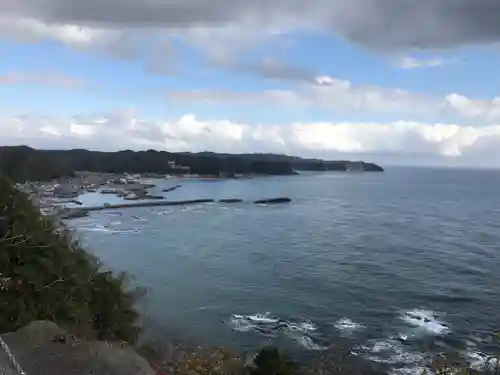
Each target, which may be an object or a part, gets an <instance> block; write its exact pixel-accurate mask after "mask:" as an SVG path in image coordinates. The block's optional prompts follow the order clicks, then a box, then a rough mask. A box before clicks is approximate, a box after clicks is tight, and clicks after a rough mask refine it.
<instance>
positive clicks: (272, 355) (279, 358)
mask: <svg viewBox="0 0 500 375" xmlns="http://www.w3.org/2000/svg"><path fill="white" fill-rule="evenodd" d="M250 374H251V375H298V374H299V366H298V365H297V364H296V363H295V362H293V361H292V360H291V359H290V358H288V356H286V355H283V354H281V353H280V351H279V350H278V349H276V348H264V349H261V350H260V351H259V353H257V355H256V356H255V358H254V363H253V366H252V368H251V369H250Z"/></svg>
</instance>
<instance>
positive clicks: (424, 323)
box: [400, 309, 450, 335]
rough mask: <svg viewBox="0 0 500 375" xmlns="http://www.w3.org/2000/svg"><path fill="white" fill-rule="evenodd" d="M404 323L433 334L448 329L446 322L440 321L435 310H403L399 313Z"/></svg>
mask: <svg viewBox="0 0 500 375" xmlns="http://www.w3.org/2000/svg"><path fill="white" fill-rule="evenodd" d="M400 318H401V320H403V321H404V322H405V323H407V324H409V325H411V326H413V327H416V328H418V329H420V330H422V331H423V332H425V333H428V334H433V335H445V334H447V333H448V332H449V331H450V327H449V326H448V324H446V323H444V322H442V321H440V320H439V319H438V316H437V314H436V313H435V312H433V311H430V310H424V309H413V310H409V311H404V312H402V313H401V315H400Z"/></svg>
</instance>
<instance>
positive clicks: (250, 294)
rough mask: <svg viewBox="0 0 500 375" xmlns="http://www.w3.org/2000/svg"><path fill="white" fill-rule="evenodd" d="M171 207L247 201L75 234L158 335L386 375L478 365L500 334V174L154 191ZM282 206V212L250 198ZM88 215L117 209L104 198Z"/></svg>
mask: <svg viewBox="0 0 500 375" xmlns="http://www.w3.org/2000/svg"><path fill="white" fill-rule="evenodd" d="M156 183H157V184H158V186H157V188H155V189H153V190H152V192H153V193H155V194H158V193H161V189H162V188H166V187H170V186H173V185H176V184H179V183H180V184H181V185H182V187H181V188H179V189H177V190H175V191H173V192H170V193H165V195H166V196H167V199H169V200H181V199H197V198H213V199H222V198H241V199H244V200H245V201H246V202H243V203H231V204H221V203H213V204H201V205H194V206H179V207H153V208H131V209H125V210H116V211H102V212H93V213H92V215H91V216H90V217H86V218H81V219H77V220H72V221H70V222H69V225H70V226H71V227H73V228H75V229H76V232H77V234H78V235H79V237H80V238H81V241H82V242H83V244H84V245H85V246H86V247H87V248H88V249H89V251H91V252H92V253H94V254H96V255H97V256H98V257H99V258H100V259H101V261H102V262H103V263H104V266H105V267H107V268H109V269H112V270H114V271H127V272H128V273H129V274H130V275H131V276H132V277H133V278H134V280H133V282H134V283H135V284H136V285H138V286H141V287H145V288H147V289H148V294H147V296H146V297H145V298H144V299H143V300H142V301H141V302H140V306H139V308H140V310H141V312H142V313H143V315H144V316H145V318H146V320H147V321H148V322H150V323H151V325H152V326H154V327H157V329H156V330H155V331H156V332H157V333H160V332H182V334H183V335H185V336H186V337H190V338H194V339H197V340H200V342H203V343H206V344H209V345H219V344H224V345H230V346H232V347H236V348H238V349H240V350H245V351H248V350H250V351H251V350H253V349H255V348H258V347H261V346H264V345H277V346H280V347H283V348H285V349H286V350H289V351H291V352H293V353H297V355H303V356H307V355H313V354H317V353H319V352H322V351H327V350H329V348H331V347H332V346H338V345H343V346H344V347H348V348H349V350H350V351H351V353H352V354H353V355H354V356H356V357H359V358H360V360H363V361H367V362H371V363H374V364H378V365H383V366H386V367H387V368H388V369H389V370H390V371H391V372H392V373H401V374H417V373H420V372H421V369H422V367H423V366H424V364H425V363H426V361H428V358H429V356H431V355H432V354H433V353H437V352H443V351H453V352H458V353H460V354H461V355H463V356H464V357H465V358H467V359H468V360H469V361H470V363H471V365H472V366H480V365H481V364H482V363H484V362H485V360H486V359H485V354H484V352H486V353H488V352H489V351H492V350H493V346H494V343H493V342H492V341H491V335H492V333H494V332H496V331H497V330H499V329H500V320H499V315H498V312H499V311H500V288H499V286H500V194H499V192H500V171H494V170H459V169H425V168H387V170H386V172H385V173H303V174H301V175H300V176H285V177H261V178H254V179H248V180H214V181H200V180H157V181H156ZM279 196H288V197H290V198H292V200H293V201H292V202H291V203H289V204H281V205H268V206H266V205H255V204H252V203H251V201H252V200H254V199H261V198H271V197H279ZM80 199H81V200H82V202H83V203H84V204H85V205H93V204H102V203H104V202H106V201H107V202H109V203H114V202H115V201H116V199H117V198H114V197H110V196H104V195H99V194H86V195H84V196H82V197H80Z"/></svg>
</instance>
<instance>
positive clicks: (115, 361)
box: [2, 321, 155, 375]
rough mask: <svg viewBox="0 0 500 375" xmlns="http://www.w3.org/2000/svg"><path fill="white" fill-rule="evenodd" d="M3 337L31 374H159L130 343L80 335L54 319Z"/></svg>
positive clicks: (22, 365)
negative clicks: (59, 324) (91, 338)
mask: <svg viewBox="0 0 500 375" xmlns="http://www.w3.org/2000/svg"><path fill="white" fill-rule="evenodd" d="M2 338H3V339H4V341H5V342H6V343H7V345H8V346H9V347H10V350H11V352H12V354H13V355H14V357H15V358H16V360H17V362H18V363H19V364H20V365H21V367H22V368H23V369H24V371H25V372H26V373H27V374H28V375H31V374H37V375H55V374H68V375H69V374H71V375H89V374H92V375H155V372H154V371H153V369H152V368H151V367H150V366H149V364H148V363H147V362H146V360H145V359H144V358H142V357H141V356H139V355H138V354H137V353H136V352H135V351H134V350H133V349H132V348H131V347H130V346H128V345H125V344H121V343H117V342H104V341H86V340H80V339H76V338H74V337H73V336H72V335H70V334H68V333H67V332H65V331H64V330H63V329H61V328H60V327H59V326H57V325H56V324H55V323H52V322H47V321H37V322H32V323H30V324H29V325H27V326H25V327H23V328H21V329H20V330H18V331H17V332H13V333H8V334H5V335H2ZM55 338H57V339H55Z"/></svg>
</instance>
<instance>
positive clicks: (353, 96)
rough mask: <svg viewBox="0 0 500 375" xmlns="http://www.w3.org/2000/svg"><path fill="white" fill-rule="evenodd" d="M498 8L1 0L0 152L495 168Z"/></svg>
mask: <svg viewBox="0 0 500 375" xmlns="http://www.w3.org/2000/svg"><path fill="white" fill-rule="evenodd" d="M499 42H500V1H498V0H266V1H263V0H142V1H136V0H73V1H68V0H2V1H0V50H1V51H2V53H1V58H0V145H18V144H26V145H29V146H32V147H36V148H52V149H54V148H56V149H70V148H88V149H93V150H104V151H115V150H121V149H132V150H146V149H156V150H167V151H172V152H176V151H193V152H197V151H215V152H230V153H248V152H274V153H285V154H289V155H297V156H304V157H322V158H327V159H339V158H342V159H350V160H365V161H374V162H378V163H381V164H384V165H446V166H471V167H500V93H499V90H500V43H499Z"/></svg>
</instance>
